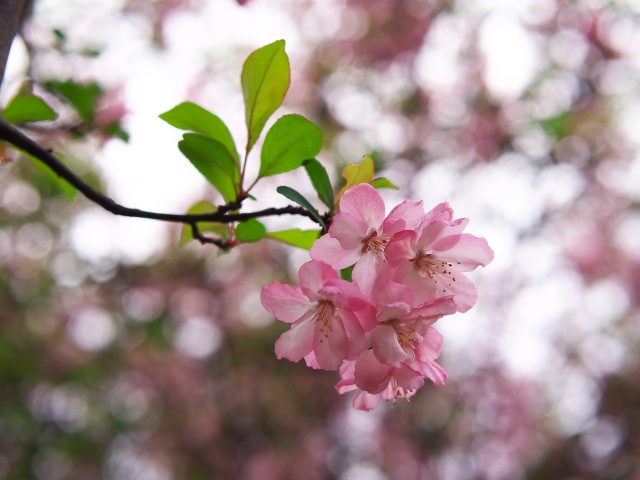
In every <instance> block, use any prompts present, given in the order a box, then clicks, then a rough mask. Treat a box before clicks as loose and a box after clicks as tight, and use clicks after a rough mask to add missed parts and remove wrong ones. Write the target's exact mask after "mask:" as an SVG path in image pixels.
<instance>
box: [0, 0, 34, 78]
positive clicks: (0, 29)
mask: <svg viewBox="0 0 640 480" xmlns="http://www.w3.org/2000/svg"><path fill="white" fill-rule="evenodd" d="M29 3H30V0H0V85H2V79H3V78H4V71H5V68H6V66H7V58H9V49H10V48H11V42H13V38H14V37H15V36H16V33H17V32H18V28H20V22H21V21H22V17H23V15H24V13H25V12H26V10H27V6H28V5H29Z"/></svg>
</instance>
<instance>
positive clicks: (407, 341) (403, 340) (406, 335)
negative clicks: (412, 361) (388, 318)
mask: <svg viewBox="0 0 640 480" xmlns="http://www.w3.org/2000/svg"><path fill="white" fill-rule="evenodd" d="M392 325H393V329H394V330H395V331H396V337H397V338H398V344H399V345H400V347H402V349H403V350H404V349H406V348H409V349H411V350H415V349H416V347H417V346H418V337H416V331H415V330H414V329H411V330H407V329H405V328H404V327H403V326H402V325H398V323H397V322H393V323H392Z"/></svg>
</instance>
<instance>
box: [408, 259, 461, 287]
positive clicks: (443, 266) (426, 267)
mask: <svg viewBox="0 0 640 480" xmlns="http://www.w3.org/2000/svg"><path fill="white" fill-rule="evenodd" d="M409 261H410V262H412V263H413V268H415V269H416V270H418V273H419V274H420V276H421V277H426V276H429V278H431V280H433V283H435V284H436V285H437V284H438V277H445V278H444V279H443V280H444V282H445V283H446V285H448V286H449V287H451V286H453V285H452V283H451V282H455V281H456V277H454V276H453V271H452V270H450V269H451V268H452V267H453V263H451V262H447V261H446V260H439V259H438V258H436V257H435V256H434V255H433V254H431V253H422V252H419V253H418V254H417V255H416V256H415V257H414V258H413V259H411V260H409ZM457 263H458V265H460V262H457ZM442 291H443V292H446V287H445V288H443V289H442Z"/></svg>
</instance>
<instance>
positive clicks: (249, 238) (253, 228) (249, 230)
mask: <svg viewBox="0 0 640 480" xmlns="http://www.w3.org/2000/svg"><path fill="white" fill-rule="evenodd" d="M266 233H267V229H266V228H265V227H264V225H263V224H262V223H260V222H259V221H258V220H256V219H255V218H251V219H249V220H247V221H246V222H242V223H239V224H238V226H237V227H236V239H238V240H240V241H241V242H247V243H249V242H257V241H258V240H260V239H262V238H264V236H265V235H266Z"/></svg>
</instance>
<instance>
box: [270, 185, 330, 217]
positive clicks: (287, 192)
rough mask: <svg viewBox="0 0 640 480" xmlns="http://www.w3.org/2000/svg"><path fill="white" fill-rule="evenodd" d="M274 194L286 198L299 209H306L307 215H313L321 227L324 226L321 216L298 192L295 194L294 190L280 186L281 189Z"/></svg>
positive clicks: (277, 189)
mask: <svg viewBox="0 0 640 480" xmlns="http://www.w3.org/2000/svg"><path fill="white" fill-rule="evenodd" d="M276 192H278V193H279V194H280V195H283V196H285V197H287V198H288V199H289V200H291V201H292V202H296V203H297V204H298V205H300V206H301V207H303V208H306V209H307V210H309V213H311V215H313V218H315V219H316V220H318V222H319V223H320V224H321V225H322V226H324V220H323V219H322V216H321V215H320V213H319V212H318V210H316V209H315V208H314V207H313V205H311V204H310V203H309V200H307V199H306V198H304V197H303V196H302V194H300V193H299V192H297V191H296V190H294V189H293V188H291V187H285V186H281V187H278V188H276Z"/></svg>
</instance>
